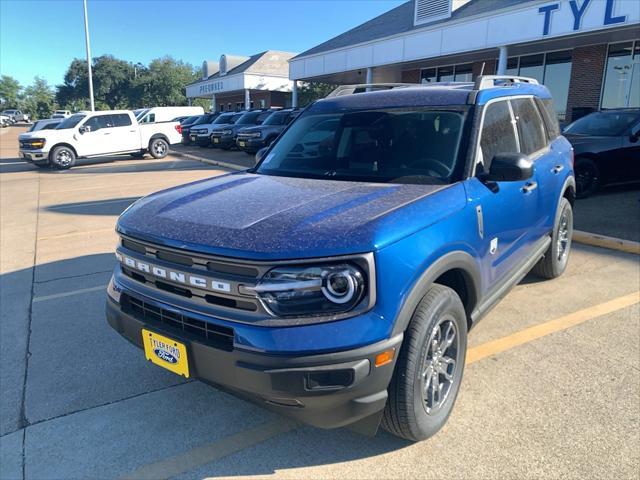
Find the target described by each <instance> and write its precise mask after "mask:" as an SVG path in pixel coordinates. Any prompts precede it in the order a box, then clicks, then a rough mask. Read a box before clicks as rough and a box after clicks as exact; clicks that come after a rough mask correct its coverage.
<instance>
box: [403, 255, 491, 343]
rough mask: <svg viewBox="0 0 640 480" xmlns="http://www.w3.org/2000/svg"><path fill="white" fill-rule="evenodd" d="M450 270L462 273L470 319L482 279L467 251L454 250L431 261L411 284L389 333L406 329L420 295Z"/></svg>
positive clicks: (476, 302)
mask: <svg viewBox="0 0 640 480" xmlns="http://www.w3.org/2000/svg"><path fill="white" fill-rule="evenodd" d="M451 270H458V271H460V272H461V273H462V275H463V278H464V282H465V287H466V290H467V295H468V298H467V302H466V304H465V311H466V313H467V321H469V320H470V318H471V317H470V316H471V312H472V311H473V310H474V309H475V307H476V305H477V304H478V301H479V300H480V297H481V293H480V292H481V290H480V286H481V284H482V279H481V276H480V269H479V267H478V265H477V263H476V261H475V259H474V258H473V257H472V256H471V255H470V254H469V253H467V252H463V251H458V250H456V251H453V252H449V253H447V254H445V255H443V256H442V257H440V258H439V259H438V260H436V261H435V262H433V263H432V264H431V265H430V266H429V268H427V269H426V270H425V271H424V272H423V273H422V275H421V276H420V278H418V280H417V281H416V282H415V283H414V284H413V288H412V289H411V292H410V293H409V295H408V296H407V299H406V301H405V302H404V304H403V305H402V307H401V309H400V312H399V313H398V315H397V316H396V319H395V322H394V326H393V331H392V334H391V335H397V334H399V333H401V332H404V331H405V330H406V329H407V327H408V326H409V322H410V321H411V316H412V315H413V312H414V311H415V309H416V308H417V306H418V304H419V303H420V300H422V297H424V296H425V294H426V293H427V290H428V289H429V287H430V286H431V285H433V284H434V283H435V281H436V280H437V279H438V278H439V277H440V276H441V275H443V274H444V273H446V272H448V271H451ZM463 303H465V302H463Z"/></svg>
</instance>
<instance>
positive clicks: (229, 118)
mask: <svg viewBox="0 0 640 480" xmlns="http://www.w3.org/2000/svg"><path fill="white" fill-rule="evenodd" d="M233 117H234V114H233V113H225V114H223V115H220V116H219V117H218V118H216V119H215V121H214V122H213V125H222V124H225V123H233Z"/></svg>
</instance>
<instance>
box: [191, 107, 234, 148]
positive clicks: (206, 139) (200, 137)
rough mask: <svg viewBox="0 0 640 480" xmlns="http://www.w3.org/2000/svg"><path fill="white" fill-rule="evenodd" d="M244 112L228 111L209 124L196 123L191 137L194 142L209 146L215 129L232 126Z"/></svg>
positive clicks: (192, 128)
mask: <svg viewBox="0 0 640 480" xmlns="http://www.w3.org/2000/svg"><path fill="white" fill-rule="evenodd" d="M242 115H244V112H239V113H237V112H227V113H221V114H220V115H219V116H218V117H217V118H216V119H215V120H213V122H211V123H208V124H201V125H198V126H197V128H196V126H195V125H194V126H193V127H191V133H190V134H189V138H190V139H191V141H192V142H193V143H197V144H198V146H200V147H208V146H211V145H212V139H211V134H212V133H213V131H214V130H216V129H218V128H222V127H230V126H231V125H233V124H234V123H235V122H237V121H238V119H239V118H240V117H242Z"/></svg>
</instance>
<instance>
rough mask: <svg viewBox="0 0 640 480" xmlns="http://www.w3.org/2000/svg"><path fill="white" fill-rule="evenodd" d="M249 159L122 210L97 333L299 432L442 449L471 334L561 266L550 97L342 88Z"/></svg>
mask: <svg viewBox="0 0 640 480" xmlns="http://www.w3.org/2000/svg"><path fill="white" fill-rule="evenodd" d="M359 92H362V93H359ZM258 157H259V162H258V164H257V166H256V167H255V168H253V169H251V170H248V171H244V172H238V173H232V174H228V175H224V176H220V177H216V178H211V179H207V180H202V181H198V182H194V183H191V184H188V185H183V186H179V187H175V188H172V189H169V190H166V191H163V192H159V193H155V194H152V195H150V196H148V197H145V198H143V199H141V200H138V201H137V202H136V203H135V204H133V205H132V206H131V207H130V208H128V209H127V210H126V211H125V212H124V213H123V214H122V216H121V217H120V219H119V220H118V224H117V231H118V233H119V234H120V236H121V242H120V244H119V246H118V248H117V253H116V256H117V259H118V264H117V266H116V268H115V271H114V274H113V278H112V280H111V282H110V284H109V287H108V301H107V318H108V321H109V323H110V325H111V326H112V327H113V328H114V329H115V330H116V331H118V332H119V333H120V334H121V335H123V336H124V337H125V338H127V339H128V340H130V341H131V342H132V343H134V344H135V345H137V346H138V347H140V348H142V349H144V352H145V356H146V358H147V359H148V360H149V361H151V362H153V363H155V364H157V365H160V366H163V367H165V368H167V369H169V370H171V371H173V372H175V373H176V374H179V375H183V376H185V377H194V378H198V379H200V380H203V381H205V382H208V383H211V384H213V385H217V386H220V387H221V388H224V389H225V390H228V391H231V392H233V393H235V394H237V395H239V396H243V397H247V398H249V399H252V400H254V401H257V402H259V403H261V404H262V405H264V406H266V407H268V408H271V409H274V410H276V411H278V412H281V413H283V414H286V415H289V416H291V417H294V418H296V419H299V420H301V421H303V422H305V423H308V424H311V425H315V426H318V427H323V428H333V427H341V426H345V425H352V426H353V427H354V428H355V429H357V430H359V431H362V432H365V431H367V432H375V430H376V429H377V428H378V426H379V424H380V423H381V424H382V426H383V427H384V428H385V429H386V430H388V431H390V432H392V433H394V434H396V435H398V436H400V437H403V438H406V439H410V440H414V441H415V440H421V439H424V438H427V437H429V436H431V435H433V434H435V433H436V432H437V431H438V430H439V429H440V428H441V427H442V426H443V425H444V423H445V422H446V420H447V418H448V416H449V414H450V413H451V410H452V408H453V405H454V403H455V400H456V396H457V394H458V390H459V388H460V384H461V380H462V374H463V369H464V361H465V354H466V349H467V332H468V331H469V329H470V328H471V327H472V326H473V325H475V324H476V323H477V322H478V321H479V320H480V319H481V318H482V317H483V316H484V315H485V314H486V313H487V312H488V311H489V310H490V309H491V308H492V307H493V306H494V305H496V303H497V302H498V301H499V300H500V299H501V298H502V297H504V296H505V295H506V294H507V292H508V291H509V290H510V289H511V288H512V287H513V286H514V285H516V284H517V283H518V282H519V281H520V280H521V279H522V278H523V277H524V276H525V275H526V274H527V272H529V271H530V270H533V271H534V272H535V273H536V274H538V275H540V276H542V277H544V278H554V277H557V276H559V275H561V274H562V273H563V271H564V270H565V268H566V265H567V260H568V256H569V250H570V247H571V237H572V227H573V223H572V222H573V216H572V204H573V201H574V197H575V180H574V175H573V154H572V149H571V145H570V144H569V142H568V141H567V140H565V138H564V137H562V136H561V135H560V133H559V128H558V123H557V120H556V118H555V114H554V109H553V104H552V100H551V96H550V94H549V91H548V90H547V89H546V88H545V87H544V86H541V85H538V84H537V82H536V81H535V80H532V79H526V78H521V77H505V76H483V77H479V78H478V80H477V81H476V82H475V83H453V84H435V85H429V86H416V85H413V86H408V85H397V84H396V85H385V86H382V87H380V86H376V85H367V86H356V87H342V88H339V89H338V90H337V91H336V92H334V93H333V94H332V95H330V97H329V98H326V99H323V100H320V101H318V102H316V103H314V104H312V105H311V106H309V107H308V108H307V109H306V110H305V111H304V113H303V114H302V115H300V116H299V117H298V118H297V119H296V120H295V121H294V122H292V123H291V124H290V125H289V126H288V127H287V129H286V130H285V131H284V132H283V134H282V135H281V136H280V137H279V138H278V140H277V141H276V142H275V143H273V144H272V145H271V146H270V147H268V149H266V150H263V151H261V152H259V154H258Z"/></svg>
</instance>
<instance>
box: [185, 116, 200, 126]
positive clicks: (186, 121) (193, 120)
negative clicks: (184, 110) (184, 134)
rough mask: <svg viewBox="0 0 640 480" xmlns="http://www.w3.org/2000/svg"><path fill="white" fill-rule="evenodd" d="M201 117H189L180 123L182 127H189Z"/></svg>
mask: <svg viewBox="0 0 640 480" xmlns="http://www.w3.org/2000/svg"><path fill="white" fill-rule="evenodd" d="M199 117H200V115H194V116H193V117H187V118H185V119H184V120H182V122H180V123H181V124H182V125H189V124H191V123H193V122H195V121H196V120H197V119H198V118H199Z"/></svg>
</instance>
